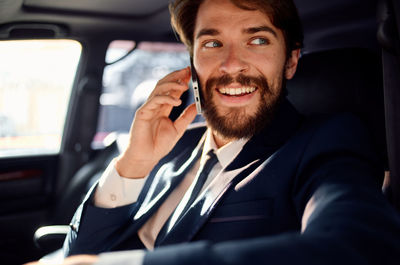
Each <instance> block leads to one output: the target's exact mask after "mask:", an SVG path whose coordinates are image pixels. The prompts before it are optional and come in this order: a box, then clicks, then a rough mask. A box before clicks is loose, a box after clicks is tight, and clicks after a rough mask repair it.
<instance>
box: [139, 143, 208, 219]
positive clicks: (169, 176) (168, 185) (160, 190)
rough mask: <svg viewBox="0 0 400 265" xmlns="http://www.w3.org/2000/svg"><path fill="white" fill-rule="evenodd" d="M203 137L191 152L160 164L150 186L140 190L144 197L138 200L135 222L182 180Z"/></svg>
mask: <svg viewBox="0 0 400 265" xmlns="http://www.w3.org/2000/svg"><path fill="white" fill-rule="evenodd" d="M204 139H205V135H203V137H202V138H201V140H200V141H199V143H198V144H197V146H196V147H195V149H194V150H192V151H191V152H184V153H182V154H181V155H180V156H179V157H177V158H176V159H174V160H172V161H170V162H168V163H165V164H163V165H162V166H161V168H160V169H159V170H158V171H157V173H156V174H155V176H154V179H152V180H151V185H150V187H149V188H148V189H143V190H142V194H141V195H143V196H144V198H143V199H142V201H141V202H140V205H141V206H140V208H139V209H138V211H137V212H136V214H135V216H134V217H133V220H134V221H135V222H136V221H137V220H138V219H140V218H141V217H143V216H144V215H146V216H148V215H151V214H152V213H154V212H155V211H156V210H157V209H158V208H159V206H160V205H161V204H162V203H163V202H164V201H165V199H166V198H167V197H168V195H169V194H170V193H171V192H172V191H173V190H174V188H175V187H176V186H177V185H178V184H179V183H180V182H181V181H182V179H183V177H184V176H185V175H186V173H187V172H188V170H189V169H190V168H192V166H193V165H194V163H195V162H196V161H197V159H199V157H200V155H201V150H202V147H203V143H204ZM182 158H183V159H182ZM179 160H181V161H182V160H183V161H184V163H183V164H182V163H179V162H177V161H179ZM177 164H178V165H179V167H178V169H177V170H174V168H176V167H177ZM139 200H140V196H139ZM149 213H150V214H149Z"/></svg>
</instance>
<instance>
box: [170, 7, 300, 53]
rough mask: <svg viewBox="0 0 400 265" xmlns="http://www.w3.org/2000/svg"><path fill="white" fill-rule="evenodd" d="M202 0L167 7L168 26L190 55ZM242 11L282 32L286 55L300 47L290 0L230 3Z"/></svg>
mask: <svg viewBox="0 0 400 265" xmlns="http://www.w3.org/2000/svg"><path fill="white" fill-rule="evenodd" d="M203 1H204V0H175V1H173V2H171V3H170V5H169V10H170V13H171V25H172V27H173V28H174V30H175V31H176V32H177V33H178V34H179V36H180V38H181V41H182V42H183V43H184V44H185V45H186V46H187V48H188V50H189V52H190V55H191V56H192V55H193V41H194V27H195V23H196V18H197V12H198V9H199V6H200V5H201V4H202V3H203ZM230 1H231V2H232V3H233V4H234V5H236V6H237V7H239V8H241V9H244V10H261V11H262V12H264V13H265V14H267V15H268V16H269V18H270V19H271V22H272V24H273V25H274V26H275V27H277V28H278V29H280V30H282V32H283V36H284V38H285V44H286V52H287V55H290V53H291V51H293V50H295V49H299V48H302V47H303V39H304V35H303V28H302V24H301V21H300V18H299V14H298V12H297V8H296V6H295V4H294V3H293V0H230Z"/></svg>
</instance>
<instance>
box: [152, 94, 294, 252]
mask: <svg viewBox="0 0 400 265" xmlns="http://www.w3.org/2000/svg"><path fill="white" fill-rule="evenodd" d="M300 121H301V117H300V115H299V114H298V113H297V111H296V110H295V109H294V108H293V106H292V105H291V104H290V103H289V102H288V101H287V100H284V102H283V103H282V105H281V106H280V108H279V110H278V111H277V113H276V116H275V118H274V119H273V120H272V122H271V123H270V125H269V126H268V127H267V128H265V129H264V130H263V131H262V132H261V133H260V134H258V135H255V136H253V137H252V139H250V140H249V141H248V142H247V143H246V144H245V146H244V147H243V149H242V151H241V152H240V153H239V154H238V156H237V157H236V158H235V159H234V160H233V161H232V162H231V163H230V164H229V165H228V166H227V167H226V168H225V169H223V170H222V173H220V174H219V175H217V176H216V177H215V178H214V180H213V181H212V183H211V184H210V185H209V187H208V188H207V189H206V190H204V192H202V193H201V194H200V196H199V198H198V199H196V200H195V201H194V202H193V204H192V205H191V207H190V208H189V209H188V211H187V212H186V213H184V214H183V215H182V216H181V218H180V220H178V221H177V222H176V223H175V225H174V226H173V227H172V228H171V229H170V231H169V232H168V233H166V234H165V235H160V237H162V238H157V241H156V246H158V245H167V244H174V243H180V242H186V241H190V240H192V238H193V237H194V236H195V235H196V233H197V232H198V230H199V229H200V228H201V227H202V225H203V224H204V223H205V222H206V221H207V220H208V219H209V217H210V215H211V214H212V212H213V211H214V209H215V208H216V206H217V205H218V203H219V202H220V201H221V199H222V198H223V196H224V195H225V194H226V192H227V191H228V190H230V189H231V188H232V187H233V186H234V185H235V184H236V183H238V182H239V181H241V180H242V179H244V178H246V177H254V175H257V174H258V173H259V172H260V170H261V169H262V168H263V167H264V166H265V164H266V163H268V158H269V157H270V156H271V155H272V154H273V153H274V152H276V151H277V150H278V148H279V147H280V146H282V145H283V144H284V143H285V142H286V141H287V140H288V138H289V137H290V136H291V135H293V134H294V132H295V131H296V130H297V128H298V127H299V125H300ZM167 223H168V222H167ZM163 229H164V228H163Z"/></svg>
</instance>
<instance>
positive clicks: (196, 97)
mask: <svg viewBox="0 0 400 265" xmlns="http://www.w3.org/2000/svg"><path fill="white" fill-rule="evenodd" d="M190 70H191V72H192V86H193V92H194V93H193V94H194V102H195V103H196V109H197V114H201V113H202V112H203V109H202V108H201V90H200V83H199V78H198V77H197V73H196V69H194V66H193V60H192V59H190Z"/></svg>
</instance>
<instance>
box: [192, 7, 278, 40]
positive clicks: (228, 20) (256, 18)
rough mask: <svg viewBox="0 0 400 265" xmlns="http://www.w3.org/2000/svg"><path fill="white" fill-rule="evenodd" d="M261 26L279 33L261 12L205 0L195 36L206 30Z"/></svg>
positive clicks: (196, 25) (199, 11) (199, 12)
mask: <svg viewBox="0 0 400 265" xmlns="http://www.w3.org/2000/svg"><path fill="white" fill-rule="evenodd" d="M259 26H269V27H271V28H272V29H274V30H275V31H279V30H278V29H276V28H275V27H274V26H273V24H272V22H271V19H270V17H269V16H268V15H267V14H265V13H263V12H261V11H259V10H245V9H241V8H239V7H237V6H236V5H234V4H233V3H232V2H231V1H229V0H205V1H204V2H203V3H202V4H201V5H200V7H199V10H198V13H197V18H196V23H195V35H196V32H198V31H199V30H202V29H204V28H215V29H219V30H221V29H222V30H223V29H225V28H226V29H230V30H233V29H239V30H242V29H244V28H248V27H259Z"/></svg>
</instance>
